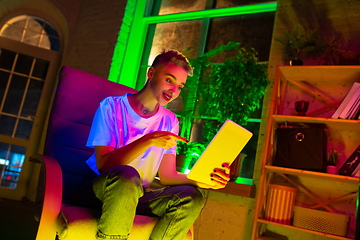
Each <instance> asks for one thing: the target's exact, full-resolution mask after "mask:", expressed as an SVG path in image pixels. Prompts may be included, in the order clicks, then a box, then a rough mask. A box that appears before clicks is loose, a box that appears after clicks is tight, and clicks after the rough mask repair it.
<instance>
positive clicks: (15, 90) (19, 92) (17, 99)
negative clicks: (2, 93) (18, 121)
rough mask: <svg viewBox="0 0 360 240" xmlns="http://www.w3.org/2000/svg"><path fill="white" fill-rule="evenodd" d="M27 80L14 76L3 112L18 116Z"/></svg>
mask: <svg viewBox="0 0 360 240" xmlns="http://www.w3.org/2000/svg"><path fill="white" fill-rule="evenodd" d="M26 83H27V78H26V77H22V76H19V75H16V74H14V75H13V77H12V79H11V83H10V88H9V91H8V93H7V95H6V99H5V104H4V108H3V112H6V113H11V114H15V115H17V114H18V112H19V109H20V105H21V100H22V98H23V95H24V91H25V87H26Z"/></svg>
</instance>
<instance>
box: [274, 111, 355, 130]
mask: <svg viewBox="0 0 360 240" xmlns="http://www.w3.org/2000/svg"><path fill="white" fill-rule="evenodd" d="M273 119H274V121H275V122H276V123H278V124H285V123H292V124H293V123H297V124H299V125H305V124H309V125H312V124H313V125H315V124H316V125H319V126H324V127H326V128H328V129H341V130H352V131H356V130H358V131H360V121H359V120H351V119H335V118H316V117H298V116H286V115H273Z"/></svg>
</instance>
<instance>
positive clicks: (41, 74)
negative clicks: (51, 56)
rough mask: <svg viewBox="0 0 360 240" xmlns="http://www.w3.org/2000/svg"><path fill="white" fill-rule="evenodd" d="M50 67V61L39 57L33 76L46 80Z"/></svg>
mask: <svg viewBox="0 0 360 240" xmlns="http://www.w3.org/2000/svg"><path fill="white" fill-rule="evenodd" d="M48 68H49V62H48V61H46V60H42V59H38V58H37V59H36V62H35V66H34V69H33V72H32V76H33V77H37V78H41V79H44V80H45V78H46V74H47V71H48Z"/></svg>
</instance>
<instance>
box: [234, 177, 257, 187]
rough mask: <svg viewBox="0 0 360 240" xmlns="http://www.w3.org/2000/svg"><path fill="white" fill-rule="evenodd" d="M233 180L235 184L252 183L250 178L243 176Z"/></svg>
mask: <svg viewBox="0 0 360 240" xmlns="http://www.w3.org/2000/svg"><path fill="white" fill-rule="evenodd" d="M234 182H235V183H237V184H245V185H252V184H253V180H252V179H251V178H243V177H238V178H237V179H236V180H235V181H234Z"/></svg>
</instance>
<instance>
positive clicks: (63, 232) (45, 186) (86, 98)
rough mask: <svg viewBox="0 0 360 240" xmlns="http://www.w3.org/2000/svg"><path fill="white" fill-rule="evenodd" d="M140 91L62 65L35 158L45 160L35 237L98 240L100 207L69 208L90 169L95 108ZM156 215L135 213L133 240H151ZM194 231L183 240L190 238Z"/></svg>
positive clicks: (37, 201)
mask: <svg viewBox="0 0 360 240" xmlns="http://www.w3.org/2000/svg"><path fill="white" fill-rule="evenodd" d="M127 92H130V93H134V92H136V90H134V89H132V88H129V87H126V86H124V85H120V84H117V83H114V82H111V81H108V80H106V79H103V78H100V77H97V76H94V75H91V74H89V73H85V72H82V71H80V70H76V69H73V68H70V67H67V66H64V67H63V68H62V69H61V72H60V76H59V83H58V88H57V91H56V96H55V99H54V103H53V106H52V111H51V114H50V118H49V125H48V130H47V135H46V143H45V148H44V154H43V155H40V154H36V155H33V156H31V158H30V161H33V162H37V163H40V164H41V173H40V179H39V185H38V193H37V197H36V203H35V205H36V218H37V219H38V220H39V228H38V232H37V236H36V240H51V239H55V238H56V235H57V237H58V239H60V240H81V239H87V240H91V239H95V234H96V231H97V223H98V219H99V216H100V211H99V210H96V209H89V208H83V207H78V206H71V205H70V202H69V199H70V195H71V192H72V191H73V189H74V187H75V186H76V185H77V184H78V183H79V182H80V181H81V180H82V178H83V176H84V175H85V174H86V172H87V168H88V167H87V165H86V163H85V161H86V159H87V158H89V157H90V156H91V154H92V153H93V149H90V148H88V147H86V146H85V144H86V140H87V137H88V134H89V131H90V126H91V123H92V119H93V116H94V114H95V111H96V109H97V107H98V105H99V103H100V101H101V100H102V99H104V98H105V97H107V96H116V95H123V94H125V93H127ZM157 221H158V219H157V218H154V217H147V216H141V215H136V217H135V220H134V224H133V228H132V229H131V234H130V238H129V239H130V240H131V239H133V240H142V239H144V240H145V239H146V240H147V239H149V236H150V234H151V232H152V229H153V227H154V226H155V224H156V222H157ZM192 239H193V234H192V229H191V230H190V231H189V232H188V234H187V235H186V237H185V238H184V240H192Z"/></svg>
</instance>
